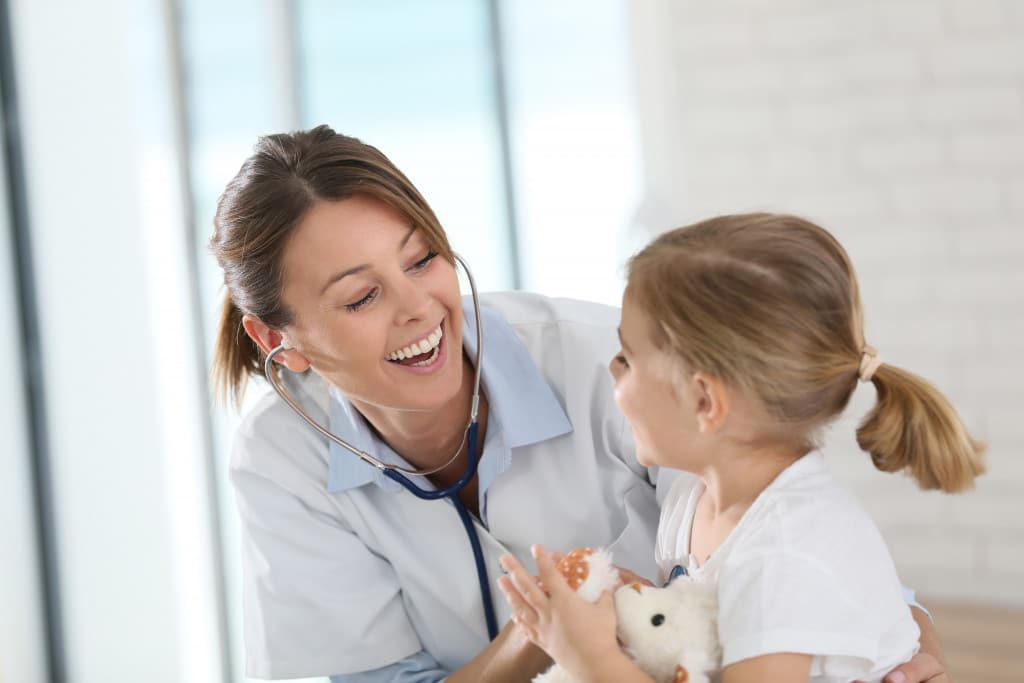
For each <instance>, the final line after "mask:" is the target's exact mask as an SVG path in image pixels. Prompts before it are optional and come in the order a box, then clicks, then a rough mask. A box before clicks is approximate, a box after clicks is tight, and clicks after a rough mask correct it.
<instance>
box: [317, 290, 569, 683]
mask: <svg viewBox="0 0 1024 683" xmlns="http://www.w3.org/2000/svg"><path fill="white" fill-rule="evenodd" d="M464 308H465V316H466V318H465V321H464V322H463V327H462V339H463V342H462V343H463V347H464V348H465V350H466V354H467V355H468V357H469V358H474V357H475V354H476V323H475V315H474V313H473V307H472V303H471V302H468V301H467V302H466V304H465V305H464ZM480 317H481V323H482V326H483V333H484V340H485V344H486V346H485V347H484V355H483V369H482V371H481V373H480V383H481V386H482V393H483V394H485V395H486V396H487V402H488V405H489V409H490V412H489V414H488V428H487V435H486V437H485V441H484V451H483V454H482V456H481V458H480V464H479V468H478V470H477V476H478V478H479V489H480V518H481V521H482V522H483V524H484V526H486V525H487V512H486V511H487V490H488V488H490V485H491V484H492V483H493V482H494V480H495V479H496V478H497V477H498V476H499V475H500V474H501V473H502V472H504V471H505V470H506V469H507V468H508V466H509V464H510V463H511V458H512V449H513V448H516V447H519V446H525V445H529V444H532V443H537V442H540V441H545V440H547V439H552V438H554V437H557V436H561V435H563V434H567V433H569V432H570V431H572V425H571V424H569V419H568V418H567V417H566V415H565V411H564V410H563V409H562V406H561V404H559V402H558V399H557V398H556V397H555V395H554V394H553V393H552V391H551V387H550V386H549V385H548V383H547V381H546V380H545V379H544V377H543V375H541V373H540V370H538V368H537V365H536V363H534V362H533V359H532V358H531V357H530V354H529V353H528V352H527V350H526V348H525V347H524V346H523V343H522V342H521V341H520V340H519V338H518V337H517V336H516V334H515V331H514V330H513V329H512V328H511V327H510V326H509V324H508V322H506V321H505V319H504V318H502V317H501V315H499V314H498V313H496V312H495V311H493V310H491V309H489V308H486V307H481V310H480ZM332 398H333V399H334V400H332V409H331V430H332V431H333V432H334V433H335V434H338V435H339V436H341V437H342V438H344V439H346V440H347V441H349V442H350V443H351V444H353V445H354V446H356V447H357V448H360V449H362V450H364V451H366V452H368V453H370V454H371V455H373V456H374V457H375V458H379V459H380V460H381V461H382V462H385V463H388V464H397V465H402V466H405V467H408V463H406V462H405V460H403V459H402V457H401V456H400V455H398V454H397V453H395V451H394V450H392V449H391V447H389V446H388V445H387V444H386V443H384V442H383V441H381V440H380V439H379V438H377V436H376V435H375V434H373V432H372V431H371V430H370V428H369V426H368V425H367V423H366V420H365V419H363V417H362V416H361V415H360V414H359V413H358V412H357V411H356V410H355V408H354V407H353V406H352V404H351V403H350V402H349V401H347V400H346V399H345V398H344V397H343V396H341V395H340V394H339V393H337V392H336V391H333V390H332ZM497 434H502V435H503V438H502V439H498V438H494V437H495V435H497ZM499 441H503V442H504V443H503V444H502V443H499ZM502 446H503V447H502ZM330 458H331V460H330V471H329V475H328V477H329V478H328V486H329V488H330V490H331V491H332V492H336V491H344V490H347V489H351V488H355V487H357V486H363V485H365V484H368V483H371V482H372V483H373V484H375V485H376V486H379V487H380V488H382V489H384V490H386V491H396V492H397V491H401V490H402V486H401V485H400V484H399V483H398V482H396V481H393V480H392V479H389V478H387V477H386V476H384V474H383V473H382V472H381V471H380V470H378V469H377V468H375V467H373V466H371V465H369V464H367V463H365V462H363V461H362V460H359V459H358V458H355V457H353V455H352V454H351V453H350V452H348V451H347V450H345V449H344V448H342V447H341V446H338V445H337V444H333V443H332V444H331V451H330ZM415 479H416V484H417V485H418V486H422V487H423V488H425V489H428V490H429V489H433V488H434V487H433V485H432V484H431V483H430V481H429V480H427V479H426V478H425V477H415ZM495 597H496V598H497V599H501V598H500V596H495ZM449 673H450V672H449V671H445V670H444V669H443V668H441V666H440V665H439V664H438V663H437V661H436V660H435V659H434V658H433V657H431V656H430V654H428V653H427V652H425V651H423V650H421V651H419V652H417V653H416V654H414V655H412V656H411V657H406V658H405V659H402V660H401V661H398V662H395V663H394V664H391V665H389V666H385V667H382V668H380V669H374V670H372V671H364V672H360V673H352V674H345V675H340V676H331V681H332V683H385V682H388V683H437V682H438V681H442V680H444V678H445V677H446V676H447V675H448V674H449Z"/></svg>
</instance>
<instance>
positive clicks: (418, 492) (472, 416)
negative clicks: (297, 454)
mask: <svg viewBox="0 0 1024 683" xmlns="http://www.w3.org/2000/svg"><path fill="white" fill-rule="evenodd" d="M452 256H454V257H455V260H456V261H458V262H459V264H460V265H461V266H462V269H463V270H464V271H465V273H466V278H467V279H468V280H469V288H470V291H471V292H472V294H473V312H474V314H475V317H476V371H475V374H474V378H473V402H472V404H471V405H470V409H469V424H468V425H467V426H466V433H465V434H464V435H463V437H462V442H461V443H460V444H459V447H458V449H456V451H455V453H454V454H453V455H452V457H451V458H450V459H449V460H448V461H447V462H446V463H444V464H443V465H440V466H438V467H435V468H433V469H430V470H413V469H409V468H407V467H401V466H399V465H389V464H387V463H384V462H381V461H380V460H378V459H376V458H375V457H373V456H372V455H370V454H369V453H367V452H366V451H363V450H360V449H359V448H356V447H355V446H353V445H352V444H350V443H349V442H347V441H345V440H344V439H342V438H341V437H340V436H338V435H337V434H334V433H332V432H331V431H330V430H328V429H326V428H324V427H323V426H322V425H320V424H318V423H317V422H316V420H314V419H313V418H311V417H310V416H309V415H307V414H306V411H304V410H303V409H302V407H301V406H300V405H299V404H298V403H297V402H296V401H295V399H294V398H292V396H291V395H290V394H289V393H288V391H287V390H286V389H285V388H284V385H283V384H282V383H281V380H280V378H279V377H278V376H277V373H276V372H275V371H274V363H273V361H274V356H276V355H277V354H279V353H281V352H282V351H286V350H288V349H290V348H292V347H291V345H290V344H288V342H287V341H285V340H284V339H283V338H282V340H281V344H280V345H278V346H276V347H274V349H273V350H271V352H270V353H269V354H267V359H266V360H265V361H264V362H263V374H264V375H265V376H266V378H267V381H268V382H270V386H272V387H274V391H276V392H277V394H278V396H280V397H281V398H282V399H284V402H285V403H287V404H288V405H289V406H291V409H292V410H294V411H295V412H296V414H298V416H299V417H301V418H302V419H303V420H305V421H306V423H307V424H308V425H309V426H310V427H312V428H313V429H315V430H316V431H317V432H319V433H320V434H322V435H323V436H325V437H327V438H328V439H330V440H331V441H333V442H334V443H336V444H338V445H339V446H341V447H342V448H345V449H346V450H348V451H350V452H352V453H354V454H355V455H357V456H358V457H359V459H360V460H362V461H363V462H366V463H368V464H370V465H372V466H373V467H376V468H377V469H378V470H380V472H381V473H382V474H383V475H384V476H385V477H388V478H389V479H392V480H393V481H396V482H398V483H399V484H401V485H402V486H403V487H404V488H405V490H407V491H408V492H409V493H411V494H413V495H414V496H416V497H417V498H422V499H423V500H437V499H439V498H448V499H449V500H450V501H451V503H452V505H454V506H455V510H456V511H457V512H458V513H459V518H460V519H461V520H462V526H463V527H465V529H466V536H467V537H468V538H469V544H470V546H471V547H472V548H473V559H474V560H475V562H476V576H477V580H478V581H479V582H480V597H481V598H482V600H483V603H484V617H485V618H486V619H487V633H488V635H490V638H491V640H494V638H495V637H496V636H497V635H498V620H497V618H496V617H495V615H494V601H493V600H492V599H491V585H490V582H489V581H488V578H487V565H486V564H484V553H483V550H482V549H481V547H480V537H479V536H478V535H477V532H476V527H475V526H474V525H473V518H472V516H471V515H470V514H469V511H468V510H467V509H466V506H465V505H464V504H463V502H462V500H461V499H460V498H459V496H458V493H459V491H461V490H462V488H463V487H464V486H465V485H466V484H468V483H469V482H470V481H471V480H472V479H473V477H474V476H475V475H476V467H477V458H476V440H477V431H478V429H479V425H478V424H477V413H478V412H479V410H480V370H481V367H482V365H481V362H480V361H481V360H482V358H483V349H484V341H483V327H482V325H481V322H480V299H479V297H478V296H477V291H476V281H475V280H474V279H473V273H472V272H471V271H470V270H469V266H467V265H466V262H465V260H463V258H462V257H461V256H459V255H458V254H455V253H453V254H452ZM467 441H468V442H469V451H468V453H469V464H468V465H467V466H466V472H465V474H463V475H462V477H461V478H460V479H459V480H458V481H457V482H455V483H454V484H452V485H450V486H447V487H445V488H443V489H435V490H431V491H428V490H426V489H422V488H420V487H419V486H417V485H416V484H414V483H413V482H412V481H410V480H409V478H408V477H407V476H406V475H412V476H421V477H422V476H427V475H430V474H434V473H436V472H440V471H441V470H443V469H444V468H446V467H448V466H449V465H451V464H452V463H453V462H455V459H456V458H457V457H459V453H461V452H462V447H463V446H465V445H466V443H467Z"/></svg>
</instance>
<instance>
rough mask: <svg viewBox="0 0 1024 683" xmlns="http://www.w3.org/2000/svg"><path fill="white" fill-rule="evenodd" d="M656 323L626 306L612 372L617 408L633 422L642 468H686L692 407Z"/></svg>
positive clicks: (629, 304)
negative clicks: (655, 333) (656, 335)
mask: <svg viewBox="0 0 1024 683" xmlns="http://www.w3.org/2000/svg"><path fill="white" fill-rule="evenodd" d="M650 330H651V322H650V318H649V317H648V315H647V314H646V313H645V312H644V310H643V309H642V308H640V307H639V306H637V305H635V304H634V303H633V302H632V300H631V299H630V296H629V292H628V291H627V293H626V296H625V297H624V298H623V301H622V320H621V323H620V324H619V340H620V342H621V344H622V350H621V351H620V352H619V354H618V355H617V356H615V358H613V359H612V361H611V363H610V365H609V370H611V373H612V376H613V377H614V378H615V403H616V404H617V405H618V406H619V409H620V410H621V411H622V414H623V415H625V416H626V419H627V420H629V425H630V427H631V428H632V430H633V438H634V440H635V441H636V457H637V461H638V462H639V463H640V464H641V465H646V466H648V467H650V466H652V465H667V466H670V467H676V468H680V469H686V467H685V464H684V463H681V462H680V461H679V458H680V454H681V453H682V451H683V450H684V449H685V447H686V446H687V445H689V444H690V443H692V441H693V438H694V430H693V428H692V425H693V423H692V420H689V419H687V416H688V414H692V406H688V405H687V404H686V397H685V396H680V392H679V391H678V390H677V389H676V387H675V386H674V385H673V383H672V377H671V376H670V372H671V366H670V363H669V362H668V361H667V359H666V358H665V356H664V354H663V353H662V352H661V351H660V350H659V349H658V348H657V347H656V346H655V345H654V342H653V341H652V340H651V333H650Z"/></svg>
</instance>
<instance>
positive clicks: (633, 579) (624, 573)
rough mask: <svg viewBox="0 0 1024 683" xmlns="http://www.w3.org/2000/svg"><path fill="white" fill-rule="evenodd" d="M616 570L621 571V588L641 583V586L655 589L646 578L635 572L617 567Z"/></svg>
mask: <svg viewBox="0 0 1024 683" xmlns="http://www.w3.org/2000/svg"><path fill="white" fill-rule="evenodd" d="M616 569H617V570H618V571H619V585H620V586H628V585H629V584H632V583H639V584H640V585H641V586H650V587H652V588H653V587H654V584H653V583H651V582H650V581H648V580H647V579H645V578H644V577H642V576H640V575H639V574H637V573H636V572H633V571H632V570H629V569H626V568H625V567H616Z"/></svg>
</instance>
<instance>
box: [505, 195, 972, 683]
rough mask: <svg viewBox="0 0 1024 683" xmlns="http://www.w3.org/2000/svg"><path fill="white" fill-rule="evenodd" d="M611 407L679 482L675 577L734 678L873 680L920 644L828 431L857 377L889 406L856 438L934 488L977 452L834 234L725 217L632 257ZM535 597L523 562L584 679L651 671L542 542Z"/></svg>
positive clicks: (775, 218)
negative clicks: (886, 360) (705, 598)
mask: <svg viewBox="0 0 1024 683" xmlns="http://www.w3.org/2000/svg"><path fill="white" fill-rule="evenodd" d="M619 336H620V338H621V341H622V352H621V354H620V355H618V356H616V357H615V359H614V360H613V361H612V364H611V371H612V374H613V375H614V376H615V380H616V387H615V400H616V402H617V403H618V405H619V407H620V408H621V409H622V411H623V413H624V414H625V416H626V417H627V419H628V420H629V422H630V425H631V426H632V429H633V434H634V436H635V439H636V446H637V451H636V452H637V458H638V459H639V461H640V462H641V463H642V464H644V465H648V466H655V465H658V466H664V467H670V468H675V469H679V470H684V471H685V472H689V473H691V474H690V475H686V474H684V475H682V476H680V477H679V479H678V480H677V481H676V482H675V484H674V485H673V487H672V489H671V490H670V492H669V494H668V497H667V498H666V500H665V502H664V504H663V507H662V516H661V522H660V525H659V530H658V542H657V548H656V557H657V561H658V565H659V567H660V571H661V573H662V576H661V577H660V579H661V580H662V581H664V580H665V579H669V578H671V577H672V576H674V575H678V574H681V573H688V574H691V575H693V576H695V577H699V578H701V579H704V580H709V581H714V582H715V583H717V586H718V595H719V626H718V628H719V637H720V641H721V644H722V648H723V661H722V666H723V667H724V668H723V671H722V676H721V680H722V681H723V682H724V683H746V682H748V681H750V682H754V681H758V682H762V681H773V683H784V682H788V681H813V682H815V683H819V682H820V683H825V682H828V683H840V682H848V681H854V680H862V681H868V682H870V681H880V680H882V677H883V676H885V674H886V673H888V672H889V671H890V670H892V669H893V667H895V666H896V665H898V664H899V663H901V662H903V661H906V660H907V659H909V658H910V657H911V656H912V655H913V654H914V653H915V652H916V649H917V646H918V633H919V632H918V628H917V625H916V624H915V622H914V621H913V619H912V617H911V615H910V611H909V610H908V609H907V607H906V604H905V602H904V600H903V597H902V595H901V588H900V584H899V581H898V579H897V577H896V571H895V569H894V567H893V563H892V560H891V558H890V556H889V553H888V550H887V548H886V546H885V543H884V541H883V540H882V537H881V535H880V534H879V532H878V530H877V529H876V527H875V525H874V524H873V523H872V521H871V519H870V518H869V517H868V515H867V514H865V513H864V512H863V511H862V510H861V508H860V507H859V506H858V505H857V503H856V502H855V501H854V500H853V499H852V498H851V497H850V496H848V495H847V494H846V493H844V492H843V491H842V490H841V489H840V488H839V487H838V486H837V485H836V484H835V482H834V481H833V480H832V478H831V476H830V475H829V473H828V469H827V467H826V465H825V461H824V457H823V455H822V453H821V451H820V450H818V448H819V440H820V436H821V433H822V430H823V428H824V427H825V426H826V425H827V424H828V423H829V422H830V421H831V420H833V419H834V418H835V417H837V416H838V415H839V414H840V413H841V412H842V411H843V409H844V408H845V406H846V404H847V402H848V401H849V399H850V395H851V394H852V393H853V390H854V388H855V387H856V386H857V382H858V380H859V381H860V382H872V383H873V384H874V385H875V389H876V391H877V394H878V403H877V405H876V406H875V407H874V408H873V409H872V410H871V412H870V413H869V414H868V415H867V417H866V418H865V419H864V421H863V422H862V423H861V425H860V426H859V428H858V430H857V441H858V443H859V444H860V446H861V448H862V449H864V450H865V451H867V452H868V453H869V454H870V455H871V459H872V461H873V462H874V464H875V466H876V467H877V468H878V469H880V470H883V471H886V472H897V471H907V472H908V473H909V474H910V475H911V476H912V477H913V478H914V479H916V480H917V482H918V484H919V485H920V486H921V487H922V488H925V489H941V490H943V491H947V492H955V491H961V490H964V489H966V488H969V487H970V486H971V485H972V483H973V481H974V478H975V477H977V476H978V475H979V474H981V473H982V472H983V470H984V467H983V464H982V458H981V455H982V450H983V448H982V446H981V445H980V444H979V443H977V442H975V441H974V440H973V439H971V437H970V436H969V435H968V433H967V431H966V430H965V428H964V426H963V424H962V423H961V421H960V419H959V417H958V416H957V414H956V412H955V411H954V409H953V408H952V407H951V406H950V404H949V403H948V402H947V400H946V399H945V398H944V397H943V396H942V395H941V394H940V393H939V392H938V391H937V390H936V389H935V388H933V387H932V386H931V385H930V384H928V383H927V382H925V381H924V380H922V379H921V378H919V377H917V376H915V375H913V374H911V373H909V372H906V371H905V370H901V369H898V368H896V367H893V366H891V365H888V364H883V363H882V361H881V359H880V356H879V355H878V353H877V352H876V351H875V350H874V349H873V348H872V347H870V346H869V345H868V344H867V343H866V341H865V338H864V332H863V314H862V311H861V304H860V295H859V293H858V288H857V280H856V277H855V275H854V272H853V267H852V265H851V264H850V260H849V258H848V256H847V254H846V252H845V251H844V250H843V248H842V247H841V246H840V245H839V243H838V242H837V241H836V240H835V238H833V237H832V235H830V234H829V233H828V232H826V231H825V230H824V229H822V228H820V227H818V226H816V225H814V224H812V223H809V222H807V221H805V220H801V219H799V218H795V217H792V216H781V215H771V214H752V215H737V216H723V217H719V218H714V219H711V220H708V221H705V222H702V223H698V224H696V225H692V226H690V227H687V228H682V229H678V230H675V231H672V232H669V233H666V234H664V235H662V236H661V237H659V238H658V239H656V240H655V241H654V242H653V243H652V244H650V245H649V246H648V247H647V248H646V249H644V250H643V251H642V252H640V253H639V254H638V255H637V256H635V257H634V258H633V259H632V261H631V262H630V264H629V278H628V283H627V288H626V293H625V296H624V298H623V307H622V320H621V326H620V328H619ZM536 558H537V561H538V568H539V571H540V578H541V580H542V582H543V585H544V586H545V587H546V588H547V590H548V593H545V592H543V591H541V590H539V589H538V588H537V586H536V584H534V583H533V582H532V581H531V580H530V579H529V577H528V575H527V574H526V573H525V570H524V569H523V568H522V567H521V566H520V565H519V564H518V563H516V562H515V561H514V560H511V559H510V558H509V559H508V560H507V561H506V562H505V566H506V569H508V570H509V572H510V577H503V578H502V580H501V581H500V584H501V586H502V588H503V590H504V591H505V593H506V596H507V597H508V599H509V601H510V603H511V604H512V607H513V612H514V617H513V618H514V619H515V620H517V621H518V622H519V623H520V624H521V625H522V626H524V628H525V629H526V631H527V633H528V634H529V637H530V638H531V639H532V640H533V641H534V642H535V643H537V644H538V645H539V646H541V647H542V648H543V649H544V650H545V651H547V652H548V654H549V655H551V656H552V657H553V658H554V659H555V660H556V661H557V662H559V664H560V665H562V667H563V668H565V669H567V670H568V671H570V672H571V673H573V674H575V675H576V676H577V677H578V678H579V680H586V681H618V682H629V681H650V680H651V679H650V678H649V677H648V676H647V675H646V674H644V673H643V672H641V671H640V670H639V669H638V668H637V667H636V666H635V665H634V664H633V663H632V662H631V661H630V660H629V659H628V658H627V657H626V655H625V654H624V653H623V652H622V650H621V649H620V648H619V647H617V644H616V637H615V615H614V608H613V607H612V602H611V599H610V597H609V596H607V595H605V596H603V597H602V599H601V600H600V601H599V602H598V603H597V604H596V605H591V604H588V603H585V602H584V601H583V600H581V599H580V598H579V597H578V596H576V595H575V593H573V592H572V591H571V590H569V588H568V586H567V585H566V584H565V582H564V580H563V579H562V578H561V576H560V575H559V574H558V573H557V572H556V571H555V570H554V567H553V563H552V559H551V557H550V556H549V555H548V554H547V553H545V552H544V550H543V549H542V548H539V547H538V548H537V549H536Z"/></svg>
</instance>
